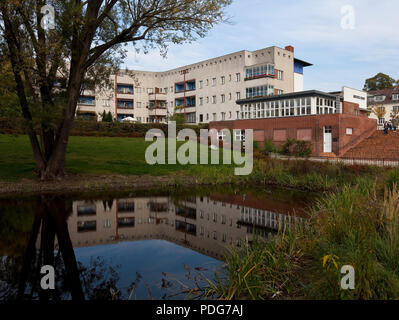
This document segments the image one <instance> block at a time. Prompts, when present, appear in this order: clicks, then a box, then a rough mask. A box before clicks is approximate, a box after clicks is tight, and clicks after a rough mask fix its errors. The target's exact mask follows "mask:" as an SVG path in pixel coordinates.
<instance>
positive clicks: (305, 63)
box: [294, 58, 313, 67]
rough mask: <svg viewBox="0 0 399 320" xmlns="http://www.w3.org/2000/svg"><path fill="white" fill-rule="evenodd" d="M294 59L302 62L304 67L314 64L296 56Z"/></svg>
mask: <svg viewBox="0 0 399 320" xmlns="http://www.w3.org/2000/svg"><path fill="white" fill-rule="evenodd" d="M294 61H296V62H300V63H302V64H303V66H304V67H310V66H313V64H311V63H310V62H306V61H304V60H301V59H297V58H294Z"/></svg>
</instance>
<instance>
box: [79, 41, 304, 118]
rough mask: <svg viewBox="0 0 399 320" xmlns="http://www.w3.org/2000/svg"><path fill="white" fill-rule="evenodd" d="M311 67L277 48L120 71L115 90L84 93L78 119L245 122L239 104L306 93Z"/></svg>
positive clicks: (289, 47) (292, 52)
mask: <svg viewBox="0 0 399 320" xmlns="http://www.w3.org/2000/svg"><path fill="white" fill-rule="evenodd" d="M308 66H311V64H310V63H308V62H305V61H302V60H299V59H296V58H295V56H294V48H293V47H291V46H287V47H286V48H284V49H282V48H279V47H276V46H273V47H269V48H265V49H261V50H257V51H253V52H252V51H247V50H243V51H239V52H236V53H232V54H229V55H225V56H222V57H218V58H214V59H209V60H206V61H202V62H198V63H195V64H192V65H188V66H183V67H180V68H177V69H173V70H169V71H165V72H145V71H134V70H133V71H127V70H125V71H122V70H121V71H120V72H119V73H118V74H116V75H113V78H112V81H113V82H114V90H109V91H107V90H95V91H84V92H83V94H82V96H81V98H80V101H79V104H78V108H77V116H78V117H83V118H90V119H98V120H101V115H102V113H103V112H104V111H105V112H106V113H108V112H111V113H112V115H113V117H114V119H117V120H118V121H121V120H122V119H124V118H126V117H132V118H135V119H137V121H138V122H141V123H157V122H160V123H162V122H167V119H168V117H170V116H172V115H173V114H175V113H180V114H185V118H186V122H187V123H191V124H198V123H209V122H211V121H225V120H226V121H227V120H236V119H238V118H239V114H240V106H239V105H237V103H236V101H237V100H241V99H246V98H258V97H265V96H272V95H281V94H286V93H293V92H299V91H303V81H304V76H303V70H304V67H308Z"/></svg>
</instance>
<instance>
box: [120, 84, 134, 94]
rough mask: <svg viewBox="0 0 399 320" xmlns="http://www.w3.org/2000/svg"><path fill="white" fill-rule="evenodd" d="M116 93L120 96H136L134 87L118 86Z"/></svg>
mask: <svg viewBox="0 0 399 320" xmlns="http://www.w3.org/2000/svg"><path fill="white" fill-rule="evenodd" d="M116 92H117V93H118V94H134V91H133V85H124V84H118V85H117V89H116Z"/></svg>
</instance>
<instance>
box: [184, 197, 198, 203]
mask: <svg viewBox="0 0 399 320" xmlns="http://www.w3.org/2000/svg"><path fill="white" fill-rule="evenodd" d="M186 201H187V202H190V203H194V204H196V203H197V198H196V197H188V198H186Z"/></svg>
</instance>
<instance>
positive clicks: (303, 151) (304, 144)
mask: <svg viewBox="0 0 399 320" xmlns="http://www.w3.org/2000/svg"><path fill="white" fill-rule="evenodd" d="M294 155H295V156H297V157H305V158H309V157H310V156H311V155H312V144H311V143H310V142H309V141H296V145H295V146H294Z"/></svg>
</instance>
